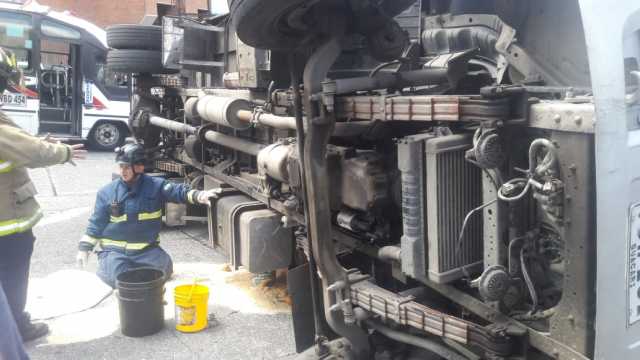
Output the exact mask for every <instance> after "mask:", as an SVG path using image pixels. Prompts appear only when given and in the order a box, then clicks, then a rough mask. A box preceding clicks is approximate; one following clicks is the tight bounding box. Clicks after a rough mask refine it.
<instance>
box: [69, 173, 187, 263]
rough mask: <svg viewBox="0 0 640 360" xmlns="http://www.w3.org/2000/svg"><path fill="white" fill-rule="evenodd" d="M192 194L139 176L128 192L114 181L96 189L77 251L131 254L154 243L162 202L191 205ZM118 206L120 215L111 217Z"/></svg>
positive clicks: (155, 242)
mask: <svg viewBox="0 0 640 360" xmlns="http://www.w3.org/2000/svg"><path fill="white" fill-rule="evenodd" d="M194 195H197V191H196V190H190V189H189V187H188V186H187V185H185V184H178V183H174V182H171V181H168V180H166V179H163V178H158V177H151V176H148V175H144V174H143V175H140V176H139V178H138V179H137V180H136V182H135V184H133V186H132V187H131V188H130V187H129V186H128V185H127V184H126V183H125V182H124V181H123V180H122V179H117V180H114V181H113V182H111V183H110V184H108V185H107V186H105V187H103V188H102V189H100V191H99V192H98V196H97V197H96V205H95V209H94V211H93V215H91V218H90V219H89V226H88V227H87V231H86V235H85V236H84V237H83V238H82V239H81V240H80V244H79V248H80V250H92V249H93V248H94V246H96V245H98V244H100V247H101V248H102V249H104V250H112V251H118V252H122V253H135V252H138V251H141V250H144V249H145V248H146V247H148V246H150V245H155V244H157V243H158V234H159V233H160V229H161V227H162V209H163V208H164V205H165V203H166V202H176V203H185V202H191V203H195V201H194V199H195V197H194ZM112 203H118V204H119V208H120V209H121V211H122V212H121V213H119V214H113V213H112V212H111V204H112Z"/></svg>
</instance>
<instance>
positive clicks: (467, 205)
mask: <svg viewBox="0 0 640 360" xmlns="http://www.w3.org/2000/svg"><path fill="white" fill-rule="evenodd" d="M470 147H471V138H470V137H469V136H465V135H452V136H445V137H439V138H435V139H431V140H428V141H427V142H426V146H425V151H426V172H427V184H426V186H427V201H426V204H427V221H428V226H427V239H428V240H427V241H428V249H429V251H428V252H429V278H430V279H431V280H433V281H435V282H438V283H447V282H450V281H453V280H456V279H459V278H461V277H463V276H467V275H469V274H471V273H474V272H478V271H479V270H481V267H482V258H483V257H482V254H483V243H482V212H480V213H477V214H475V215H473V216H472V217H471V219H470V220H469V222H468V224H467V228H466V230H465V236H464V238H463V240H462V246H461V247H460V251H459V252H458V250H457V245H458V236H459V233H460V229H461V228H462V223H463V221H464V218H465V216H466V215H467V214H468V213H469V211H471V210H473V209H474V208H476V207H478V206H480V205H481V203H482V180H481V172H480V169H479V168H477V167H476V166H474V165H472V164H470V163H469V162H467V161H465V158H464V153H465V151H466V150H467V149H469V148H470Z"/></svg>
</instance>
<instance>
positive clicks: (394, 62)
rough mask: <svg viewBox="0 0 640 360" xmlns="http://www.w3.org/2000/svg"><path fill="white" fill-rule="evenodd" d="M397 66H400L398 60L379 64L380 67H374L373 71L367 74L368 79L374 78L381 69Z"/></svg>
mask: <svg viewBox="0 0 640 360" xmlns="http://www.w3.org/2000/svg"><path fill="white" fill-rule="evenodd" d="M397 64H400V60H393V61H389V62H386V63H382V64H380V65H378V66H376V67H375V69H373V70H372V71H371V72H370V73H369V77H374V76H376V74H377V73H378V71H380V70H382V69H384V68H386V67H389V66H391V65H397Z"/></svg>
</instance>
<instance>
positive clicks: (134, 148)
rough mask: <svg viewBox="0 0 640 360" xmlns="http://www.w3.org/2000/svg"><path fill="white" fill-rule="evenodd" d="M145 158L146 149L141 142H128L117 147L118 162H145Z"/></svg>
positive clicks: (130, 163) (131, 163)
mask: <svg viewBox="0 0 640 360" xmlns="http://www.w3.org/2000/svg"><path fill="white" fill-rule="evenodd" d="M145 160H146V155H145V151H144V148H143V147H142V145H140V144H126V145H125V146H123V147H119V148H117V149H116V162H117V163H118V164H126V165H134V164H144V162H145Z"/></svg>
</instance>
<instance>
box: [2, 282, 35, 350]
mask: <svg viewBox="0 0 640 360" xmlns="http://www.w3.org/2000/svg"><path fill="white" fill-rule="evenodd" d="M0 329H2V335H0V359H2V360H5V359H6V360H28V359H29V357H28V356H27V354H26V352H25V351H24V346H23V345H22V338H21V337H20V333H19V332H18V327H17V326H16V322H15V321H14V319H13V314H12V313H11V307H10V306H9V302H8V301H7V298H6V296H5V294H4V291H3V290H2V286H0Z"/></svg>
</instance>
